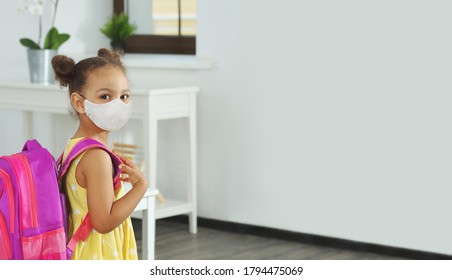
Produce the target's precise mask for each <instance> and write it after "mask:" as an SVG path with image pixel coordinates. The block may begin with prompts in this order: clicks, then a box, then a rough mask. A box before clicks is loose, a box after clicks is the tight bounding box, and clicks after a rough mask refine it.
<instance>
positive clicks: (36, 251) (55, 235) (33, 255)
mask: <svg viewBox="0 0 452 280" xmlns="http://www.w3.org/2000/svg"><path fill="white" fill-rule="evenodd" d="M22 250H23V254H24V259H25V260H59V259H66V234H65V233H64V228H58V229H55V230H51V231H48V232H45V233H42V234H39V235H35V236H32V237H22Z"/></svg>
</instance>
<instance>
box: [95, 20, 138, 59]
mask: <svg viewBox="0 0 452 280" xmlns="http://www.w3.org/2000/svg"><path fill="white" fill-rule="evenodd" d="M136 30H137V26H136V24H134V23H130V22H129V16H128V15H126V14H124V13H120V14H113V16H112V17H110V18H109V19H108V20H107V22H106V23H105V25H104V26H103V27H102V28H101V29H100V31H101V32H102V33H103V34H104V35H105V36H106V37H107V38H109V39H110V45H111V47H112V48H113V49H122V50H124V48H125V46H126V39H127V38H128V37H129V36H131V35H133V34H134V33H135V31H136Z"/></svg>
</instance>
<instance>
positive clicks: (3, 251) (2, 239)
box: [0, 212, 12, 260]
mask: <svg viewBox="0 0 452 280" xmlns="http://www.w3.org/2000/svg"><path fill="white" fill-rule="evenodd" d="M11 258H12V252H11V242H10V240H9V234H8V227H7V225H6V221H5V217H3V214H2V213H1V212H0V260H10V259H11Z"/></svg>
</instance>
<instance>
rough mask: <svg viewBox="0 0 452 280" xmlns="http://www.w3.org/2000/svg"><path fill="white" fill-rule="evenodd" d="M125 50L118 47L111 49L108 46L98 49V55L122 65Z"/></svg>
mask: <svg viewBox="0 0 452 280" xmlns="http://www.w3.org/2000/svg"><path fill="white" fill-rule="evenodd" d="M123 54H124V53H123V51H122V50H118V49H114V50H112V51H111V50H109V49H106V48H101V49H99V50H98V51H97V56H98V57H103V58H106V59H108V60H110V61H113V62H115V63H116V64H118V65H122V61H121V56H122V55H123Z"/></svg>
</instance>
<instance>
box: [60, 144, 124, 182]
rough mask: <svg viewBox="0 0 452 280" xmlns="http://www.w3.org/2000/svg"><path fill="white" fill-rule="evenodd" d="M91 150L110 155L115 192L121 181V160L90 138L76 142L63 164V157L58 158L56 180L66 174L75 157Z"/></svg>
mask: <svg viewBox="0 0 452 280" xmlns="http://www.w3.org/2000/svg"><path fill="white" fill-rule="evenodd" d="M93 148H99V149H102V150H104V151H105V152H107V153H108V154H109V155H110V158H111V160H112V162H113V167H114V170H115V172H114V178H113V183H114V189H115V190H116V189H117V188H119V186H120V185H121V180H120V179H119V175H120V174H121V170H120V169H119V165H120V164H121V163H122V161H121V159H119V157H118V156H117V155H115V154H114V153H113V152H112V151H110V149H108V148H107V147H105V145H103V144H102V143H100V142H99V141H97V140H94V139H92V138H85V139H83V140H80V141H79V142H77V144H75V145H74V147H73V148H72V149H71V151H70V152H69V154H68V155H67V156H66V159H65V161H64V162H63V161H62V159H63V155H61V156H60V157H59V158H58V160H57V166H58V170H59V173H58V174H59V175H58V180H61V178H62V177H63V176H64V175H65V174H66V172H67V171H68V169H69V166H70V165H71V162H72V161H73V160H74V159H75V158H76V157H78V156H79V155H80V154H82V153H83V152H85V151H87V150H89V149H93Z"/></svg>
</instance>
